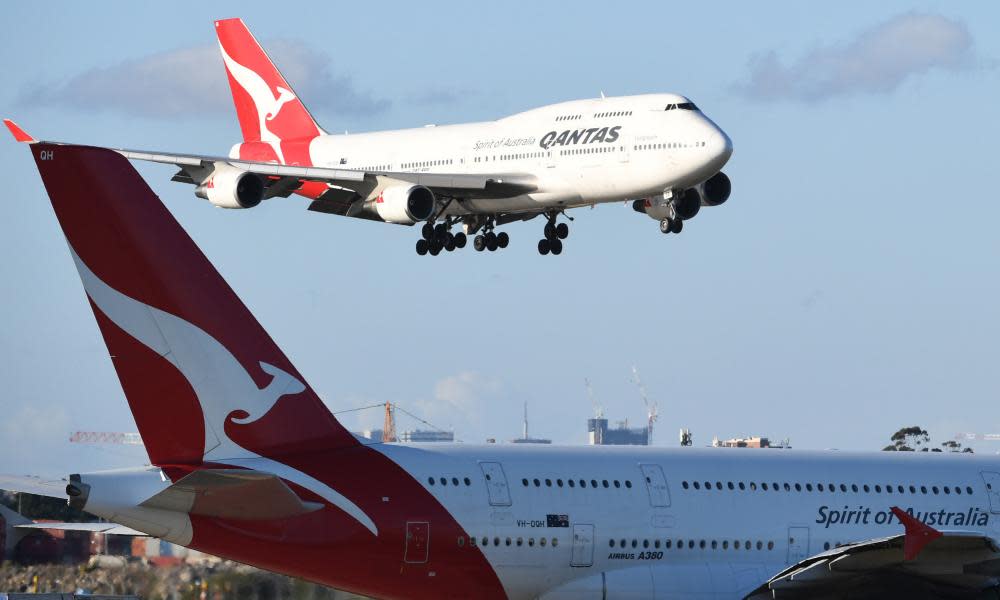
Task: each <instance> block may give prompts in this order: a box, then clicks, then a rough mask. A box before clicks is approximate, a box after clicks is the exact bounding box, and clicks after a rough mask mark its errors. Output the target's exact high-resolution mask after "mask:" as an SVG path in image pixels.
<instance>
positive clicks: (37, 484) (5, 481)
mask: <svg viewBox="0 0 1000 600" xmlns="http://www.w3.org/2000/svg"><path fill="white" fill-rule="evenodd" d="M67 483H68V482H67V481H66V480H65V479H45V478H42V477H32V476H27V475H0V490H7V491H8V492H19V493H22V494H35V495H36V496H46V497H49V498H61V499H63V500H65V499H66V484H67Z"/></svg>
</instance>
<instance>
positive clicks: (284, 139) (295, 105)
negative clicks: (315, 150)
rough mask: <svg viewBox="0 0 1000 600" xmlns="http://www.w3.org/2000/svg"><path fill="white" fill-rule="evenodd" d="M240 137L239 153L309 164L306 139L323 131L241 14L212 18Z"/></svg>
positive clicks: (284, 162)
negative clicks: (240, 17) (221, 18)
mask: <svg viewBox="0 0 1000 600" xmlns="http://www.w3.org/2000/svg"><path fill="white" fill-rule="evenodd" d="M215 31H216V34H217V35H218V36H219V49H220V50H221V51H222V60H223V61H224V62H225V64H226V73H227V74H228V76H229V87H230V89H231V90H232V92H233V102H234V103H235V104H236V116H237V117H238V118H239V120H240V129H241V130H242V132H243V141H244V143H243V144H241V146H240V150H239V158H243V159H247V160H268V161H278V162H280V163H283V164H299V165H308V164H312V163H311V160H309V153H308V145H309V141H310V140H312V139H313V138H315V137H316V136H319V135H322V134H323V130H321V129H320V128H319V126H318V125H317V124H316V121H315V120H314V119H313V118H312V115H310V114H309V111H308V110H306V107H305V105H303V104H302V101H301V100H299V97H298V96H297V95H296V94H295V92H294V91H293V90H292V86H290V85H289V84H288V82H287V81H285V78H284V77H282V76H281V73H280V72H279V71H278V69H277V67H275V66H274V63H272V62H271V59H270V58H268V56H267V54H266V53H265V52H264V49H263V48H261V46H260V44H259V43H257V40H256V39H254V37H253V34H251V33H250V30H248V29H247V27H246V25H244V24H243V20H242V19H224V20H221V21H216V22H215Z"/></svg>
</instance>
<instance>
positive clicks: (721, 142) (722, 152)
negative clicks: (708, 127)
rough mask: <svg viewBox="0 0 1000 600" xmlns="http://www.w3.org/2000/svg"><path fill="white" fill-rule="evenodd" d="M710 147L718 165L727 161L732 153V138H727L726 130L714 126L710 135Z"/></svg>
mask: <svg viewBox="0 0 1000 600" xmlns="http://www.w3.org/2000/svg"><path fill="white" fill-rule="evenodd" d="M712 149H713V150H714V152H715V155H716V159H717V160H718V161H719V163H720V166H721V165H724V164H726V163H727V162H729V157H730V156H732V155H733V140H731V139H729V136H728V135H726V132H725V131H723V130H721V129H719V128H718V127H715V131H714V133H713V135H712Z"/></svg>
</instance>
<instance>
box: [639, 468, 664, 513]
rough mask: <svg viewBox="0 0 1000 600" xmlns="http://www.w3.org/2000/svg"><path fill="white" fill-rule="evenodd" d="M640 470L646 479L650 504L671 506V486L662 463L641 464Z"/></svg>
mask: <svg viewBox="0 0 1000 600" xmlns="http://www.w3.org/2000/svg"><path fill="white" fill-rule="evenodd" d="M639 470H641V471H642V476H643V478H645V480H646V490H647V491H648V492H649V504H650V506H670V488H669V487H667V479H666V477H664V476H663V469H661V468H660V465H639Z"/></svg>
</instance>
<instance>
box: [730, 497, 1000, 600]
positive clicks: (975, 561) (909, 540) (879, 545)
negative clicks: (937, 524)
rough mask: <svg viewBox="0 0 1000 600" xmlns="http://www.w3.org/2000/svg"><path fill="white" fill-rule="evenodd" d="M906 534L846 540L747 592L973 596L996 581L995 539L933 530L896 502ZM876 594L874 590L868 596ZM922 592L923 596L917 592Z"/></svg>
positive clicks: (758, 598) (752, 597) (751, 597)
mask: <svg viewBox="0 0 1000 600" xmlns="http://www.w3.org/2000/svg"><path fill="white" fill-rule="evenodd" d="M892 512H893V513H894V514H896V516H897V518H899V520H900V522H901V523H903V525H904V527H905V528H906V533H904V534H900V535H895V536H891V537H885V538H879V539H873V540H866V541H864V542H859V543H855V544H847V545H844V546H839V547H837V548H833V549H830V550H827V551H826V552H822V553H820V554H817V555H815V556H812V557H810V558H807V559H805V560H803V561H801V562H799V563H798V564H795V565H792V566H791V567H788V568H787V569H785V570H784V571H782V572H780V573H778V574H777V575H775V576H774V577H772V578H771V579H769V580H768V581H767V582H766V583H764V584H763V585H761V586H760V587H759V588H757V589H755V590H754V591H753V592H751V593H750V594H748V595H747V596H746V600H763V599H764V598H777V599H782V598H789V599H792V600H796V599H799V598H803V599H804V598H840V597H855V596H858V597H861V595H863V597H866V598H867V597H878V596H877V594H879V593H880V591H883V592H884V595H883V596H882V597H898V596H899V595H900V594H904V593H907V591H912V592H921V593H933V594H934V597H948V598H950V597H966V596H968V597H978V596H977V594H979V593H981V592H982V590H985V589H989V588H992V587H995V586H997V585H1000V547H998V542H997V540H994V539H993V538H991V537H989V536H986V535H983V534H980V533H976V532H969V531H938V530H936V529H933V528H931V527H929V526H927V525H925V524H924V523H922V522H920V521H918V520H917V519H915V518H913V517H911V516H910V515H909V514H907V513H906V512H904V511H902V510H900V509H899V508H897V507H893V508H892ZM873 594H876V595H873ZM921 597H922V596H921Z"/></svg>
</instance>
